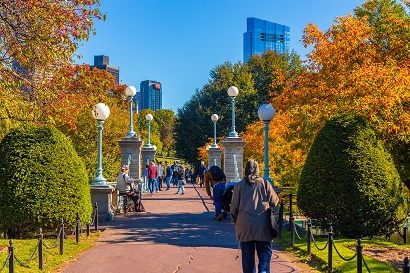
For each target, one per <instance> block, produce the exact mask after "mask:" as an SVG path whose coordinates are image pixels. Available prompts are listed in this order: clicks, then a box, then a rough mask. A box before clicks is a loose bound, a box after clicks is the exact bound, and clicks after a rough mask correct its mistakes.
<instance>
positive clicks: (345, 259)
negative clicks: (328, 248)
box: [333, 244, 357, 262]
mask: <svg viewBox="0 0 410 273" xmlns="http://www.w3.org/2000/svg"><path fill="white" fill-rule="evenodd" d="M333 248H334V249H335V250H336V253H337V254H338V255H339V257H340V258H341V259H342V260H343V261H346V262H348V261H351V260H353V259H354V258H355V257H356V256H357V252H356V253H355V254H354V255H353V257H351V258H350V259H347V258H344V257H343V256H342V255H341V254H340V252H339V250H337V248H336V244H333Z"/></svg>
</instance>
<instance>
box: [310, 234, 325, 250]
mask: <svg viewBox="0 0 410 273" xmlns="http://www.w3.org/2000/svg"><path fill="white" fill-rule="evenodd" d="M312 241H313V244H314V245H315V247H316V248H317V249H318V250H320V251H322V250H325V249H326V247H327V245H328V244H329V241H327V242H326V245H325V246H324V247H323V248H319V247H318V246H317V244H316V240H315V237H313V234H312Z"/></svg>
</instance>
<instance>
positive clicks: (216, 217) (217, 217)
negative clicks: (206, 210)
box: [214, 215, 222, 221]
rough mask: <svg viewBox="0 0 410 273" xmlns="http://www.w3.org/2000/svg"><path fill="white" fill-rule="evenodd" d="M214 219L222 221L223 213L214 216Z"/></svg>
mask: <svg viewBox="0 0 410 273" xmlns="http://www.w3.org/2000/svg"><path fill="white" fill-rule="evenodd" d="M214 220H218V221H222V215H218V216H216V215H215V216H214Z"/></svg>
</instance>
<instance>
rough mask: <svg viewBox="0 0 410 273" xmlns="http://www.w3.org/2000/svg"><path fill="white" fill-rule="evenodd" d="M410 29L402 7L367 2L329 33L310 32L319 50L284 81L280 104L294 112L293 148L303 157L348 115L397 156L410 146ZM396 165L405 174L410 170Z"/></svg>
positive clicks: (287, 135)
mask: <svg viewBox="0 0 410 273" xmlns="http://www.w3.org/2000/svg"><path fill="white" fill-rule="evenodd" d="M406 5H408V3H407V2H406ZM409 26H410V24H409V19H408V14H407V13H406V11H405V7H404V6H403V5H402V4H400V3H397V2H395V1H387V0H369V1H367V2H365V3H364V4H363V5H362V6H361V7H358V8H357V9H356V10H355V14H348V15H346V16H345V17H339V18H336V19H335V23H334V24H333V25H332V27H331V28H330V29H329V30H327V31H325V32H322V31H320V30H319V29H318V28H317V27H316V26H314V25H313V24H309V25H308V26H307V27H306V29H305V33H304V36H303V41H304V44H305V46H306V47H308V46H312V47H313V50H312V51H311V52H310V53H309V54H308V55H307V57H308V59H307V62H306V69H307V70H306V72H304V73H303V74H302V75H301V76H300V77H299V78H297V79H296V80H295V79H292V80H290V81H289V80H285V82H283V83H279V84H282V86H284V89H283V92H282V94H281V95H280V96H279V97H277V98H276V99H274V105H275V107H276V108H277V109H278V116H280V115H282V114H285V113H286V114H287V115H290V118H289V119H288V122H289V123H288V124H287V126H288V127H289V128H290V129H291V130H290V131H285V132H284V134H283V136H284V139H286V140H288V141H293V142H294V145H293V147H292V149H293V150H295V151H299V152H300V153H302V154H303V155H304V156H305V155H306V154H307V152H308V151H309V149H310V147H311V145H312V142H313V140H314V138H315V136H316V135H317V133H318V131H319V130H320V128H322V126H323V125H324V124H325V122H326V121H327V120H329V119H330V118H331V117H332V116H335V115H338V114H342V113H352V114H356V115H360V116H364V117H365V118H366V119H368V120H369V122H370V124H371V126H372V127H373V128H374V129H375V130H376V132H377V133H378V134H379V136H380V138H381V139H383V140H384V142H385V144H386V146H387V148H388V149H390V150H391V151H392V148H393V147H398V146H401V147H402V145H398V146H397V145H396V144H398V143H408V142H409V140H410V134H409V129H408V128H409V126H410V112H409V106H410V96H409V94H410V92H409V91H410V90H409V85H408V82H409V80H410V73H409V72H410V71H409V68H408V58H409V56H410V55H409V53H410V52H409V50H410V48H409V47H408V46H407V42H404V41H403V40H407V39H403V37H408V35H409ZM392 153H393V155H394V154H395V153H394V151H392ZM395 162H396V168H397V169H398V170H399V172H400V170H403V169H406V168H404V167H403V162H400V161H399V160H397V159H396V160H395ZM300 164H301V165H300V166H302V165H303V164H304V163H303V161H302V162H300ZM397 164H402V165H401V166H398V165H397ZM300 166H299V167H300ZM407 169H408V168H407ZM401 175H402V179H403V178H405V177H403V172H402V173H401Z"/></svg>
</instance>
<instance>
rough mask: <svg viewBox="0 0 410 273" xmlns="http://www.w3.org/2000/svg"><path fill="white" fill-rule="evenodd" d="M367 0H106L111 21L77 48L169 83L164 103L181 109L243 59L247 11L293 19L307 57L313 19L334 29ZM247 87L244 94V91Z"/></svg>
mask: <svg viewBox="0 0 410 273" xmlns="http://www.w3.org/2000/svg"><path fill="white" fill-rule="evenodd" d="M363 2H364V1H363V0H311V1H307V0H293V1H284V0H282V1H276V0H117V1H113V0H100V3H101V7H100V9H101V11H102V12H103V13H106V14H107V20H106V21H98V22H96V24H95V28H96V32H97V34H96V35H95V36H92V37H91V38H90V39H89V40H88V42H84V44H83V46H82V47H80V48H79V50H78V51H77V53H78V54H81V55H82V56H83V58H82V59H80V60H78V61H77V63H88V64H93V62H94V55H107V56H109V57H110V65H112V66H117V67H119V68H120V81H121V82H122V83H123V84H127V85H133V86H135V87H136V88H137V90H138V91H139V84H140V82H141V81H143V80H157V81H159V82H161V84H162V91H163V102H162V105H163V108H164V109H172V110H173V111H174V112H176V111H177V109H178V108H181V107H182V106H183V104H184V103H185V102H186V101H188V100H189V99H190V98H191V96H192V95H193V94H194V92H195V90H196V89H201V88H202V86H203V85H204V84H206V83H207V82H208V81H209V79H210V77H209V72H210V71H211V70H212V69H213V68H215V67H216V66H217V65H221V64H223V63H224V62H226V61H230V62H232V63H237V62H238V61H241V62H242V61H243V60H242V51H243V39H242V37H243V33H244V32H246V18H247V17H256V18H260V19H263V20H268V21H271V22H275V23H279V24H283V25H287V26H289V27H290V33H291V37H290V39H291V49H294V50H295V51H296V52H297V53H298V54H299V55H300V56H301V57H302V59H304V58H305V57H304V56H305V55H306V53H308V49H305V48H304V47H303V45H302V42H301V38H302V34H303V29H304V28H305V27H306V25H307V24H308V22H312V23H313V24H315V25H317V26H319V28H320V29H321V30H322V31H323V30H326V29H328V28H329V27H330V26H331V25H332V24H333V23H334V19H335V17H337V16H345V15H346V14H347V13H352V12H353V9H354V7H356V6H358V5H361V4H362V3H363ZM239 95H240V94H239Z"/></svg>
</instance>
